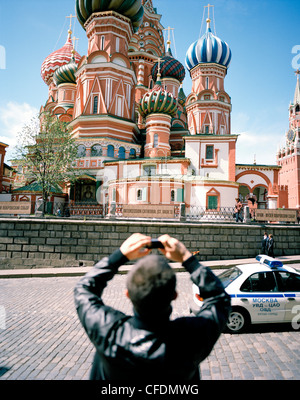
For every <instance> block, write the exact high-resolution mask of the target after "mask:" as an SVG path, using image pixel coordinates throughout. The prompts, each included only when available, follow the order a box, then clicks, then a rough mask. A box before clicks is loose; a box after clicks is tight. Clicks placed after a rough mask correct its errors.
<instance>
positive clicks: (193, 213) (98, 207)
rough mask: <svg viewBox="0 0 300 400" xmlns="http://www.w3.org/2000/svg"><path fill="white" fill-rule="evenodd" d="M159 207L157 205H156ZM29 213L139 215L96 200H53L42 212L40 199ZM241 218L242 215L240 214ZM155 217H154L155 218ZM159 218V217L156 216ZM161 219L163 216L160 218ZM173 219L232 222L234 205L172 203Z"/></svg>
mask: <svg viewBox="0 0 300 400" xmlns="http://www.w3.org/2000/svg"><path fill="white" fill-rule="evenodd" d="M145 207H147V205H145ZM157 207H159V205H157ZM31 213H32V214H34V215H35V216H42V215H45V216H54V217H58V218H76V219H83V218H87V217H88V218H89V219H90V218H92V219H100V218H101V219H102V218H114V219H132V218H133V219H135V218H139V217H140V215H139V216H138V215H134V214H133V215H131V218H130V217H126V216H124V215H123V204H120V203H112V204H110V205H108V204H104V205H103V204H98V203H97V202H75V201H69V202H64V201H61V202H59V201H55V202H47V203H46V207H45V213H43V203H42V202H41V201H38V202H36V203H35V202H33V203H32V204H31ZM241 217H242V218H243V215H241ZM155 219H156V218H155ZM157 219H160V218H157ZM161 219H163V218H161ZM172 219H173V220H175V221H176V220H177V221H179V220H184V221H190V222H193V221H198V222H234V221H235V216H234V207H220V208H218V209H216V210H212V209H208V208H206V207H200V206H190V207H186V206H185V204H184V203H182V204H174V218H172Z"/></svg>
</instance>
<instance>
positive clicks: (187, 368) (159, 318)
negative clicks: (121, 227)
mask: <svg viewBox="0 0 300 400" xmlns="http://www.w3.org/2000/svg"><path fill="white" fill-rule="evenodd" d="M159 241H160V244H161V246H162V247H163V248H162V249H160V251H161V253H162V254H163V255H164V257H162V256H160V255H152V254H150V252H151V249H149V248H147V247H151V243H152V242H151V237H149V236H144V235H142V234H140V233H136V234H133V235H132V236H130V237H129V238H128V239H127V240H125V242H124V243H123V244H122V245H121V247H120V249H119V250H117V251H115V252H114V253H113V254H112V255H111V256H110V257H105V258H103V259H102V260H101V261H100V262H98V263H97V264H96V265H95V266H94V267H93V268H92V269H91V270H90V271H89V272H88V273H87V274H86V275H85V276H84V277H83V278H81V279H80V281H79V282H78V283H77V285H76V287H75V289H74V299H75V305H76V309H77V313H78V317H79V319H80V321H81V324H82V325H83V327H84V329H85V331H86V333H87V335H88V337H89V338H90V340H91V342H92V343H93V345H94V347H95V349H96V354H95V357H94V361H93V366H92V370H91V375H90V379H93V380H110V379H111V380H130V379H132V380H134V381H135V382H140V381H141V382H143V381H148V382H154V381H155V380H157V381H158V380H160V381H162V380H163V381H165V382H166V381H167V380H169V381H177V382H178V380H189V381H197V380H199V379H200V370H199V363H200V362H201V361H203V360H204V359H205V358H206V357H207V356H208V355H209V354H210V352H211V350H212V349H213V347H214V345H215V343H216V342H217V340H218V338H219V336H220V334H221V333H222V332H223V330H224V328H225V325H226V322H227V319H228V316H229V312H230V309H231V307H230V297H229V295H228V294H227V293H226V292H225V290H224V287H223V285H222V283H221V281H220V280H219V279H218V278H217V277H216V276H215V275H214V274H213V272H212V271H211V270H210V269H209V268H208V267H206V266H204V265H202V264H200V263H199V262H198V261H197V259H196V258H195V257H194V256H193V255H192V254H191V253H190V251H189V250H187V248H186V247H185V245H184V244H183V243H181V242H180V241H178V240H177V239H176V238H172V237H170V236H169V235H163V236H161V237H160V238H159ZM136 259H137V262H136V264H134V265H133V266H132V267H131V270H130V272H129V273H128V275H127V289H126V293H127V296H128V297H129V299H130V300H131V302H132V305H133V311H134V315H133V316H132V315H125V314H124V313H122V312H121V311H119V310H116V309H114V308H113V307H110V306H109V305H108V304H105V303H104V300H103V291H104V289H105V287H106V286H107V284H108V282H109V281H110V280H111V279H112V278H113V277H114V275H115V274H116V273H117V272H118V268H119V267H120V266H121V265H123V264H125V263H126V262H127V261H131V260H136ZM167 260H173V261H176V262H180V263H182V265H183V267H184V268H185V269H186V271H187V272H189V273H190V277H191V280H192V282H193V283H195V284H196V285H197V286H198V288H199V290H200V293H201V297H202V298H203V299H204V302H203V306H202V307H201V309H200V310H199V312H198V314H197V315H195V316H188V317H181V318H177V319H174V320H170V315H171V312H172V306H171V303H172V301H174V300H175V299H176V297H177V292H176V274H175V273H174V271H173V269H172V268H171V267H170V265H169V264H168V262H167Z"/></svg>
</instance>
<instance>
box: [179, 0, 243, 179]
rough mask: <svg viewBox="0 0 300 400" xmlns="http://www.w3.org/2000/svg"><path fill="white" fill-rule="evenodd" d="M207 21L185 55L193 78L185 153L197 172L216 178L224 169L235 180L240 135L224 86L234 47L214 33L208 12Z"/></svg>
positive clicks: (226, 175) (225, 174)
mask: <svg viewBox="0 0 300 400" xmlns="http://www.w3.org/2000/svg"><path fill="white" fill-rule="evenodd" d="M209 7H211V6H208V8H209ZM208 14H209V13H208ZM206 22H207V29H206V33H205V34H204V35H203V36H202V37H201V38H200V39H199V40H197V41H196V42H194V43H193V44H192V45H191V46H190V47H189V49H188V52H187V55H186V66H187V68H188V70H189V71H190V75H191V78H192V92H191V94H190V95H189V96H188V97H187V99H186V111H187V117H188V127H189V131H190V135H191V136H190V137H187V138H186V156H187V157H189V156H190V157H191V158H192V159H193V160H194V163H193V164H194V169H195V171H196V174H199V175H201V176H205V177H210V178H217V177H218V176H220V173H221V171H222V174H223V179H224V178H225V179H227V180H229V181H232V182H234V181H235V159H236V156H235V151H236V141H237V136H236V135H231V108H232V106H231V98H230V96H229V95H228V94H227V93H226V92H225V89H224V79H225V77H226V75H227V70H228V67H229V64H230V61H231V50H230V48H229V46H228V44H227V43H226V42H224V41H223V40H221V39H220V38H218V37H217V36H215V35H214V34H213V33H212V31H211V28H210V23H211V20H210V18H209V15H208V19H207V20H206ZM189 142H191V143H192V142H193V147H191V146H189ZM195 154H198V156H197V157H196V156H195Z"/></svg>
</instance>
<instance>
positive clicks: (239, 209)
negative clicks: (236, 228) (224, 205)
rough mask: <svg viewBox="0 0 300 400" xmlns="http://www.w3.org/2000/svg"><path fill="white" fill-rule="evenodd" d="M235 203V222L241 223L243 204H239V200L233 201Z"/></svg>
mask: <svg viewBox="0 0 300 400" xmlns="http://www.w3.org/2000/svg"><path fill="white" fill-rule="evenodd" d="M235 201H236V203H235V209H234V213H235V222H239V221H241V222H243V218H242V208H243V204H242V203H241V200H240V199H239V198H236V199H235Z"/></svg>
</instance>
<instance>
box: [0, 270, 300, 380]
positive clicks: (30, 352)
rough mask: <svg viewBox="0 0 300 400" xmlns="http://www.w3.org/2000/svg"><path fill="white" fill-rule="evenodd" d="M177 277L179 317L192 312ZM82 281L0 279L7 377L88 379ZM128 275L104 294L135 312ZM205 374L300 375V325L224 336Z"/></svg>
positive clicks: (1, 347) (0, 356)
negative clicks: (78, 295)
mask: <svg viewBox="0 0 300 400" xmlns="http://www.w3.org/2000/svg"><path fill="white" fill-rule="evenodd" d="M218 272H220V271H218ZM177 276H178V291H179V297H178V299H177V300H176V301H175V303H174V308H173V314H172V318H176V317H178V316H182V315H187V314H189V302H190V296H191V283H190V280H189V275H188V274H187V273H185V272H183V273H179V274H178V275H177ZM78 279H79V278H76V277H59V278H29V279H3V280H1V281H0V380H74V379H76V380H86V379H88V376H89V371H90V367H91V361H92V357H93V353H94V351H93V347H92V345H91V344H90V342H89V340H88V338H87V336H86V334H85V332H84V331H83V329H82V327H81V325H80V324H79V321H78V319H77V315H76V312H75V309H74V304H73V288H74V285H75V283H76V282H77V280H78ZM125 279H126V276H125V275H116V276H115V277H114V279H113V281H112V282H111V283H110V284H109V286H108V287H107V289H106V290H105V296H104V298H105V301H106V302H107V304H110V305H111V306H113V307H116V308H118V309H120V310H122V311H124V312H126V313H131V304H130V302H129V300H128V299H127V298H126V297H125V296H124V295H123V293H124V289H125ZM178 345H179V346H180V343H179V344H178ZM201 372H202V379H204V380H210V379H221V380H226V379H240V380H245V379H250V380H253V379H272V380H286V379H291V380H295V379H299V378H300V335H299V331H294V330H292V328H291V327H289V326H286V325H284V326H281V325H277V326H273V325H272V326H270V325H265V326H256V327H252V328H250V329H249V331H248V332H246V333H244V334H240V335H231V334H223V335H222V336H221V338H220V339H219V341H218V343H217V344H216V346H215V348H214V350H213V351H212V353H211V354H210V356H209V357H208V358H207V359H206V360H205V361H204V362H203V363H202V364H201Z"/></svg>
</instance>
